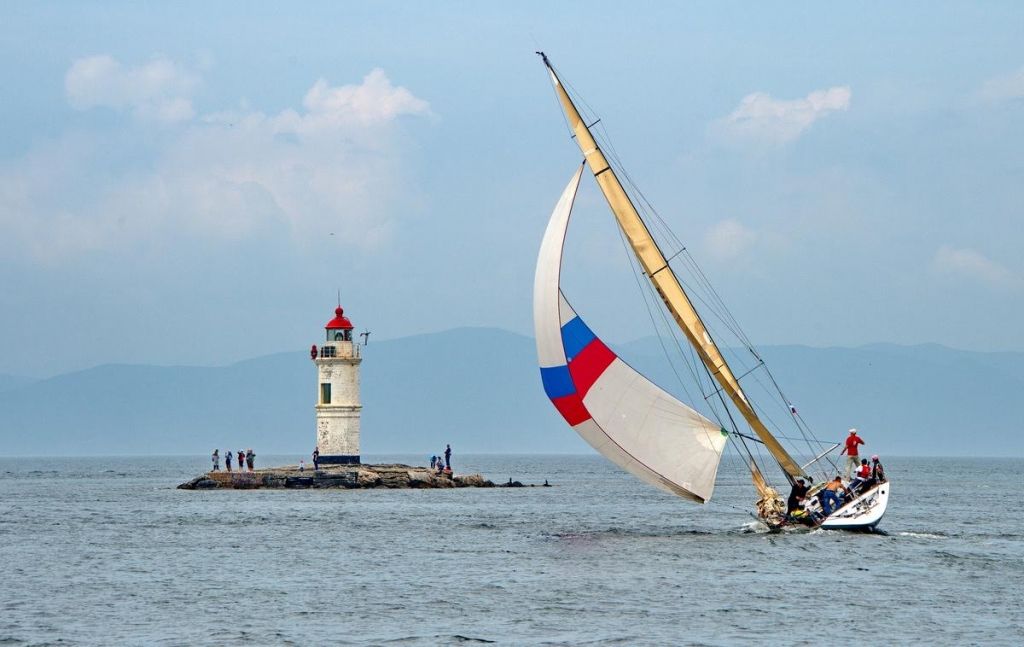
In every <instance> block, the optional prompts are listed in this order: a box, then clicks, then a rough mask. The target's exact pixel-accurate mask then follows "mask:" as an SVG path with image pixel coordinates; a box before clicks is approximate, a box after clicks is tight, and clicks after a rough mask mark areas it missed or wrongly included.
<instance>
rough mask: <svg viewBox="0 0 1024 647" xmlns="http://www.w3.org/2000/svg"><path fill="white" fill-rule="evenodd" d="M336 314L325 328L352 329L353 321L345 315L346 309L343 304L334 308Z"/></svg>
mask: <svg viewBox="0 0 1024 647" xmlns="http://www.w3.org/2000/svg"><path fill="white" fill-rule="evenodd" d="M334 315H335V316H334V319H331V320H330V321H328V322H327V325H326V326H324V328H326V329H327V330H352V322H351V321H349V320H348V317H346V316H345V311H344V310H342V308H341V306H338V307H337V308H335V309H334Z"/></svg>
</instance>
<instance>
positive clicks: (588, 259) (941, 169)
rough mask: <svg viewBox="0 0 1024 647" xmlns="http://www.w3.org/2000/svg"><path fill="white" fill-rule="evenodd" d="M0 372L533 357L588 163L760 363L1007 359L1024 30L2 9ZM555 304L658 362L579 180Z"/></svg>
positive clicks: (1016, 300)
mask: <svg viewBox="0 0 1024 647" xmlns="http://www.w3.org/2000/svg"><path fill="white" fill-rule="evenodd" d="M0 15H2V16H3V20H0V83H2V87H3V97H4V100H3V101H2V102H0V373H7V374H14V375H25V376H32V377H46V376H51V375H55V374H60V373H63V372H68V371H75V370H81V369H85V368H88V367H91V366H96V365H100V364H105V363H142V364H186V365H223V364H227V363H231V362H235V361H239V360H243V359H247V358H251V357H257V356H260V355H265V354H269V353H274V352H279V351H286V350H297V349H303V348H308V347H309V345H310V344H312V343H316V342H318V341H319V340H320V338H321V337H322V335H323V326H324V324H325V323H326V322H327V321H328V320H329V319H331V318H332V317H333V312H332V311H333V309H334V307H335V306H336V305H337V301H338V299H339V296H340V301H341V304H342V306H343V307H344V308H345V313H346V315H347V316H349V317H350V318H351V320H352V321H353V324H354V325H355V326H356V328H357V329H358V331H363V330H369V331H371V332H372V333H373V337H371V340H372V339H388V338H398V337H407V336H411V335H417V334H421V333H428V332H436V331H441V330H447V329H452V328H458V327H463V326H471V327H498V328H503V329H506V330H511V331H514V332H518V333H522V334H527V335H532V312H531V307H532V297H531V291H532V283H533V271H534V263H535V261H536V255H537V251H538V246H539V243H540V239H541V236H542V235H543V232H544V227H545V225H546V221H547V218H548V217H549V215H550V212H551V209H552V208H553V207H554V204H555V202H556V201H557V199H558V197H559V195H560V193H561V191H562V188H563V187H564V186H565V183H566V182H567V181H568V180H569V177H570V175H571V174H572V173H573V172H574V171H575V168H576V165H577V164H578V163H579V161H580V159H581V156H580V154H579V151H578V149H577V148H576V146H575V144H574V142H573V141H572V140H571V139H570V138H569V136H568V132H567V130H566V127H565V123H564V120H563V118H562V116H561V113H560V110H559V107H558V105H557V103H556V100H555V98H554V95H553V93H552V89H551V86H550V83H549V80H548V77H547V75H546V73H545V71H544V69H543V66H542V64H541V62H540V61H539V59H538V58H537V57H536V56H535V55H534V51H535V50H538V49H543V50H545V51H546V52H547V54H548V55H549V57H550V58H551V60H552V62H553V64H554V65H555V66H556V68H557V69H558V70H559V72H560V73H561V74H562V75H563V77H564V78H565V80H566V82H567V83H569V84H571V86H572V87H573V88H574V89H575V90H576V91H577V92H578V93H579V95H580V96H581V97H582V98H584V99H585V101H586V104H587V106H589V108H590V109H591V111H592V113H593V114H595V115H597V116H598V117H600V119H601V125H602V126H603V127H604V128H605V129H607V131H608V133H609V134H610V136H611V139H612V141H613V143H614V146H615V152H616V153H617V154H618V157H619V159H620V160H621V161H622V163H623V164H624V166H625V168H626V169H627V170H628V172H629V175H630V177H631V178H632V179H633V180H634V181H635V182H636V184H637V185H638V186H639V187H640V188H641V189H642V190H643V192H644V195H645V196H646V198H647V199H648V200H649V201H650V202H651V203H652V204H653V205H655V207H656V208H657V210H658V213H659V214H660V216H661V217H662V218H663V219H664V220H665V221H666V222H667V223H669V224H670V226H671V227H672V229H673V231H674V232H675V234H676V235H677V236H678V237H679V239H680V240H681V241H682V242H683V244H685V245H686V247H687V249H688V251H689V252H690V253H691V254H692V255H693V257H694V258H695V259H697V261H698V262H699V263H700V265H701V267H702V269H703V270H704V272H705V274H706V275H707V276H708V277H709V279H710V280H711V281H712V283H713V284H714V285H715V287H716V289H717V290H718V292H719V294H720V295H721V296H722V298H723V299H724V300H725V301H726V302H727V303H728V304H729V306H730V308H731V310H732V312H733V314H734V315H735V317H736V318H737V319H738V320H739V321H740V323H741V324H742V326H743V328H744V330H745V332H746V333H747V335H748V336H750V337H751V339H753V340H754V341H755V342H756V343H758V344H763V345H767V344H806V345H810V346H858V345H862V344H869V343H875V342H891V343H897V344H919V343H938V344H943V345H946V346H951V347H954V348H961V349H966V350H979V351H1024V339H1022V338H1021V336H1020V335H1019V334H1018V330H1019V328H1020V325H1019V322H1020V321H1021V320H1022V319H1024V260H1022V258H1021V254H1020V246H1021V241H1024V217H1022V216H1024V153H1022V151H1024V128H1021V127H1020V124H1021V123H1022V118H1024V39H1021V38H1020V34H1021V33H1022V32H1024V5H1022V4H1020V3H1013V2H970V3H967V2H963V3H937V2H927V3H913V2H907V3H884V2H867V3H857V4H856V5H851V6H844V7H839V8H836V7H829V6H823V5H820V4H817V3H788V4H786V5H785V6H764V5H763V3H715V4H713V5H707V4H700V3H669V2H634V3H621V2H618V3H607V2H557V3H553V2H517V3H484V2H468V1H467V2H447V3H399V2H361V3H343V2H309V3H299V4H296V3H281V2H232V1H229V0H226V1H223V2H187V1H185V2H174V3H136V2H47V1H42V2H3V3H0ZM569 245H570V249H568V250H567V261H566V262H567V265H570V264H571V267H572V272H571V273H570V272H568V271H567V276H566V290H567V293H569V294H571V299H572V301H573V304H574V305H575V306H576V307H577V310H579V311H580V312H581V314H583V315H584V316H585V318H586V319H587V320H588V322H589V323H590V324H591V326H592V327H595V329H600V330H601V331H604V334H603V336H604V337H605V338H607V339H609V340H610V341H613V342H625V341H629V340H631V339H636V338H640V337H644V336H646V335H649V334H651V330H650V328H649V327H648V328H644V327H643V325H642V324H643V321H642V320H641V321H640V322H639V324H640V325H637V323H638V322H637V318H636V317H635V316H634V315H635V310H636V308H635V307H634V306H635V304H636V303H637V299H639V296H638V295H637V294H636V289H635V286H634V285H633V283H634V278H633V276H632V275H631V274H630V273H629V272H628V271H626V270H624V268H626V267H627V265H626V260H625V258H624V256H623V252H622V245H621V241H620V239H619V237H618V235H617V234H616V230H615V225H614V223H613V221H612V220H611V217H610V215H609V213H608V212H607V208H606V207H604V205H603V204H602V198H601V197H600V195H599V194H598V193H597V190H596V188H595V185H594V183H593V180H592V179H591V180H589V183H586V184H585V186H584V188H583V189H582V191H581V194H580V197H579V200H578V207H577V212H576V215H574V224H573V228H572V229H571V230H570V242H569Z"/></svg>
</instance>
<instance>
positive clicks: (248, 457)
mask: <svg viewBox="0 0 1024 647" xmlns="http://www.w3.org/2000/svg"><path fill="white" fill-rule="evenodd" d="M255 460H256V454H254V453H253V451H252V450H251V449H250V450H248V451H247V452H245V464H246V465H247V466H248V467H249V471H250V472H251V471H252V464H253V462H254V461H255Z"/></svg>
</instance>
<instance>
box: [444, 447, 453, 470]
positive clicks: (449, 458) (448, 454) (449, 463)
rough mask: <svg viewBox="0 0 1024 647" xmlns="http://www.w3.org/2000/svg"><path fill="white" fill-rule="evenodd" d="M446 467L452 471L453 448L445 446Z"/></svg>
mask: <svg viewBox="0 0 1024 647" xmlns="http://www.w3.org/2000/svg"><path fill="white" fill-rule="evenodd" d="M444 466H445V468H446V469H448V470H449V471H451V469H452V446H451V445H445V447H444Z"/></svg>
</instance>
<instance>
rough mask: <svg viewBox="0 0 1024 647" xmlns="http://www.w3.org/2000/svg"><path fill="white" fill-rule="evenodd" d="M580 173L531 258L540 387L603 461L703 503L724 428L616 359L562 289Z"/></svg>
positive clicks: (715, 469) (724, 438) (711, 486)
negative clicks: (564, 254)
mask: <svg viewBox="0 0 1024 647" xmlns="http://www.w3.org/2000/svg"><path fill="white" fill-rule="evenodd" d="M582 174H583V166H580V168H579V170H577V171H576V174H575V175H574V176H573V178H572V180H570V182H569V185H568V186H567V187H566V188H565V192H564V193H563V194H562V197H561V199H560V200H559V201H558V204H557V206H556V207H555V210H554V212H553V213H552V214H551V220H550V222H549V223H548V228H547V231H546V233H545V234H544V242H543V243H542V244H541V250H540V257H539V259H538V261H537V275H536V278H535V281H534V291H533V295H534V296H533V299H534V301H533V312H534V327H535V329H536V336H537V356H538V359H539V361H540V370H541V378H542V380H543V382H544V390H545V392H546V393H547V394H548V397H550V398H551V401H552V403H554V405H555V407H556V408H557V409H558V411H559V412H560V413H561V414H562V416H563V417H564V418H565V419H566V421H567V422H568V423H569V425H571V426H572V427H573V429H575V430H576V431H577V433H579V435H580V436H582V437H583V439H584V440H586V441H587V442H588V443H590V445H591V446H592V447H594V449H596V450H597V451H599V452H600V453H601V454H603V455H604V456H605V457H606V458H607V459H608V460H610V461H612V462H613V463H615V464H616V465H618V466H620V467H622V468H623V469H625V470H626V471H628V472H629V473H631V474H633V475H634V476H636V477H638V478H640V479H641V480H643V481H645V482H647V483H649V484H651V485H653V486H655V487H658V488H661V489H663V490H666V491H668V492H671V493H673V494H677V495H679V496H682V497H686V498H690V499H693V500H695V501H698V502H701V503H703V502H705V501H707V500H708V499H709V498H711V493H712V491H713V490H714V486H715V475H716V473H717V472H718V463H719V461H720V460H721V456H722V451H723V450H724V449H725V443H726V441H727V439H728V436H727V434H726V432H725V430H723V429H721V428H720V427H719V426H718V425H717V424H716V423H714V422H712V421H711V420H709V419H707V418H705V417H704V416H702V415H701V414H699V413H697V412H696V411H694V410H693V409H691V408H689V407H687V406H686V405H685V404H683V403H682V402H679V401H678V400H677V399H675V398H674V397H672V396H671V395H670V394H668V393H666V392H665V391H663V390H661V389H660V388H658V386H656V385H655V384H654V383H652V382H650V381H649V380H647V379H646V378H645V377H644V376H643V375H641V374H640V373H638V372H636V371H635V370H633V368H631V367H630V366H629V365H627V364H626V363H625V362H623V361H622V360H621V359H619V358H618V357H616V356H615V354H614V353H613V352H612V351H611V350H610V349H609V348H608V347H607V346H606V345H605V344H604V343H603V342H602V341H601V340H600V339H598V338H597V336H596V335H594V333H593V332H591V330H590V328H588V327H587V325H586V324H585V323H584V322H583V320H582V319H580V317H579V316H578V315H577V314H576V312H575V311H574V310H573V309H572V307H571V306H570V305H569V302H568V301H567V300H566V299H565V296H564V295H563V294H562V290H561V287H560V283H559V277H560V273H561V266H562V248H563V245H564V242H565V234H566V229H567V227H568V225H569V214H570V213H571V211H572V205H573V200H574V199H575V196H576V190H577V188H578V187H579V183H580V178H581V176H582Z"/></svg>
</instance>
